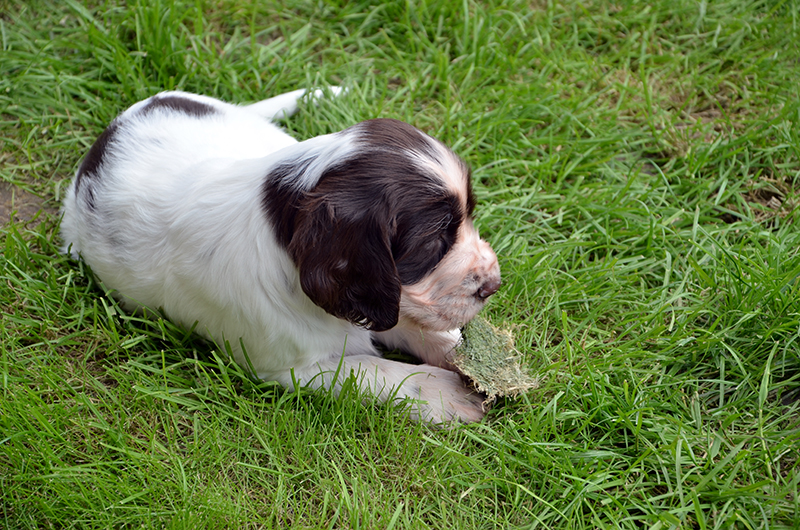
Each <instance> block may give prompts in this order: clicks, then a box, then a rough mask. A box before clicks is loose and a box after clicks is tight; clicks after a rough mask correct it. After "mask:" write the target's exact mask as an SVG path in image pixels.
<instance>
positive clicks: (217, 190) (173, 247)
mask: <svg viewBox="0 0 800 530" xmlns="http://www.w3.org/2000/svg"><path fill="white" fill-rule="evenodd" d="M333 92H334V93H338V90H334V91H333ZM304 94H305V91H302V90H301V91H295V92H291V93H289V94H283V95H281V96H277V97H276V98H272V99H268V100H265V101H262V102H260V103H256V104H254V105H250V106H236V105H231V104H227V103H224V102H221V101H218V100H216V99H213V98H209V97H204V96H197V95H191V94H185V93H178V92H172V93H164V94H161V96H170V95H174V96H178V97H181V98H191V99H193V100H195V101H198V102H201V103H204V104H207V105H210V106H212V107H213V108H214V109H216V112H214V113H213V114H210V115H208V116H203V117H201V118H198V117H193V116H188V115H186V114H183V113H181V112H176V111H171V110H169V109H159V110H157V111H153V112H149V113H147V114H146V115H145V114H144V113H142V112H140V110H141V109H142V108H143V107H144V106H145V105H147V103H148V101H150V100H145V101H143V102H140V103H137V104H136V105H134V106H132V107H131V108H130V109H128V110H127V111H125V112H124V113H123V114H121V115H120V117H119V118H117V123H118V124H119V127H118V129H117V132H116V136H115V137H114V143H113V147H110V148H108V149H107V150H106V156H105V158H104V163H103V164H102V165H101V166H100V168H99V170H98V172H97V174H96V175H95V176H94V177H93V178H94V179H96V180H95V181H94V182H96V183H97V184H96V185H95V186H91V187H90V186H88V185H81V186H79V187H78V190H77V192H76V185H75V181H73V183H72V185H71V186H70V188H69V190H68V192H67V194H66V197H65V200H64V205H63V219H62V224H61V229H62V236H63V239H64V251H65V252H69V253H70V254H71V255H72V256H74V257H76V258H77V257H80V258H82V259H83V260H84V261H85V262H86V263H88V265H89V266H90V267H91V268H92V270H93V272H94V273H95V275H96V276H97V277H98V278H99V279H100V280H101V281H102V283H103V284H104V286H105V288H106V289H109V290H110V291H112V292H113V293H115V296H117V297H118V298H120V299H121V301H122V303H123V304H124V306H125V307H126V309H128V310H136V309H138V308H141V307H148V308H153V309H159V310H162V311H163V312H164V314H165V315H166V316H167V317H168V318H170V319H172V320H174V321H176V322H177V323H179V324H181V325H183V326H185V327H186V328H192V327H193V326H195V325H196V327H195V330H196V331H197V332H198V333H200V334H201V335H203V336H204V337H207V338H210V339H213V340H215V341H217V342H218V343H223V342H228V343H229V344H230V347H231V350H232V351H233V355H234V357H235V358H236V360H237V362H239V363H240V364H242V365H243V366H247V363H246V361H245V358H244V352H243V351H242V348H241V347H240V340H241V342H242V343H243V344H244V345H245V348H246V350H247V354H248V357H249V360H250V362H251V363H252V366H253V367H254V369H255V371H256V373H257V374H258V376H259V377H261V378H264V379H268V380H276V381H279V382H280V383H282V384H283V385H285V386H287V387H289V388H292V386H293V382H292V374H293V375H294V379H295V380H296V381H298V382H299V383H301V384H303V385H310V386H313V387H324V388H332V389H333V390H334V391H338V389H339V388H340V386H341V383H342V382H343V380H344V378H345V377H347V376H348V375H350V374H351V373H353V374H355V375H356V376H357V377H358V378H359V381H360V386H361V388H362V389H363V390H365V391H368V392H371V393H372V394H374V395H375V396H377V397H378V398H380V399H382V400H385V399H389V398H390V397H396V398H411V399H412V400H414V402H413V405H412V411H413V412H412V414H413V415H414V416H415V417H417V418H420V419H425V420H428V421H432V422H436V423H439V422H444V421H448V420H452V419H459V420H462V421H474V420H477V419H479V418H480V417H482V415H483V410H482V405H481V396H479V395H475V394H473V393H472V392H471V390H470V389H468V388H467V387H465V386H464V384H463V383H462V381H461V379H460V376H459V375H458V374H457V373H454V372H453V371H451V369H452V366H451V365H450V364H449V362H448V361H447V357H448V356H449V355H451V353H452V348H453V347H454V345H455V344H456V342H457V341H458V340H459V337H460V334H459V332H458V330H457V329H452V328H453V327H454V326H456V325H458V324H459V322H457V321H459V320H463V321H462V322H460V324H463V323H464V321H466V320H468V319H469V318H472V316H474V314H475V313H476V312H477V311H478V310H479V309H480V304H478V305H475V307H473V306H469V307H466V308H463V310H462V311H461V313H458V315H459V316H458V317H453V319H452V321H451V320H447V321H446V322H445V321H441V320H438V321H437V320H436V318H435V317H432V316H427V317H424V318H423V317H419V318H417V317H416V316H415V315H417V316H418V315H423V316H424V315H425V314H427V313H426V311H428V312H429V308H430V307H434V306H435V304H436V302H437V300H429V298H434V299H435V298H437V296H438V295H437V294H436V293H433V294H432V292H433V291H435V290H436V289H439V290H441V289H445V288H446V287H447V286H448V285H450V284H447V282H450V283H452V284H453V285H450V286H449V287H447V289H450V290H451V291H452V290H453V289H473V290H474V289H475V286H474V285H468V286H466V287H463V286H460V284H461V283H463V281H462V280H464V279H463V277H462V278H456V279H452V278H444V277H442V276H441V275H440V276H437V275H436V274H434V275H432V276H431V277H430V278H426V279H425V280H424V281H423V282H420V284H419V285H417V286H412V287H416V290H415V289H413V288H412V289H406V288H405V287H404V288H403V294H402V297H403V298H402V302H401V309H400V316H401V317H400V322H399V324H398V325H397V326H395V327H394V328H392V329H390V330H388V331H385V332H381V333H373V332H370V331H368V330H366V329H364V328H363V327H360V326H358V325H355V324H352V323H350V322H347V321H345V320H342V319H339V318H336V317H334V316H332V315H330V314H328V313H326V312H325V311H324V310H322V309H321V308H319V307H317V306H316V305H315V304H314V303H313V302H312V301H311V300H310V299H309V298H308V297H307V296H306V295H305V294H304V293H303V291H302V289H301V286H300V279H299V275H298V271H297V268H296V267H295V265H294V263H293V262H292V260H291V259H290V257H289V255H288V254H287V253H286V251H285V250H284V248H282V247H281V245H280V244H279V243H278V241H277V239H276V234H275V231H274V229H273V227H272V226H270V224H269V222H268V221H267V219H266V217H265V215H264V211H263V206H262V204H261V201H262V198H261V189H262V182H263V180H264V179H265V176H266V175H267V174H268V172H269V170H270V168H273V167H275V166H276V165H278V164H281V163H287V161H288V162H291V161H294V160H297V159H298V158H304V157H305V158H308V157H312V156H314V157H316V162H314V163H313V164H311V165H310V166H309V168H308V170H307V171H306V172H305V174H304V176H303V177H302V178H301V179H300V180H299V181H298V182H295V183H294V185H296V186H298V187H301V188H304V189H308V188H311V187H313V185H314V184H315V183H316V180H317V179H318V178H319V175H320V174H321V172H322V170H323V169H325V167H329V166H331V165H333V164H335V163H336V161H337V160H340V159H343V158H345V157H347V156H348V155H349V154H351V153H352V152H354V151H355V150H357V149H359V144H358V140H357V138H355V137H354V136H353V135H347V134H345V133H335V134H330V135H326V136H320V137H317V138H312V139H310V140H306V141H305V142H301V143H298V142H297V141H296V140H295V139H293V138H292V137H291V136H289V135H288V134H286V133H285V132H284V131H282V130H281V129H280V128H278V127H277V126H275V125H273V124H272V123H270V122H269V121H267V120H268V119H276V118H279V117H282V116H285V115H289V114H291V113H293V112H294V111H295V110H296V108H297V101H298V100H299V99H300V98H302V97H303V95H304ZM315 95H316V96H319V95H320V94H319V93H317V94H315ZM265 118H267V119H265ZM317 155H319V156H317ZM447 178H450V179H452V178H454V177H452V176H450V177H447ZM76 180H77V179H76ZM450 185H451V186H457V185H458V184H453V183H452V182H451V183H450ZM89 188H91V193H92V194H93V202H94V205H95V207H94V208H89V207H87V201H88V198H87V197H86V193H88V191H87V190H88V189H89ZM463 230H464V234H462V235H460V236H459V237H460V241H459V243H458V244H459V245H461V246H462V247H464V248H465V249H466V250H464V252H463V253H452V252H451V253H449V254H447V255H446V257H445V259H446V260H448V259H449V260H451V261H453V262H454V264H453V265H452V266H451V268H450V269H448V268H447V267H449V265H447V264H446V263H445V264H444V268H445V269H446V271H449V272H450V273H452V271H454V270H456V269H458V268H459V267H461V268H462V269H463V268H465V267H466V268H469V267H471V269H470V270H472V271H473V272H474V268H475V267H477V266H478V265H476V264H477V263H480V267H483V269H481V270H484V274H490V275H492V277H495V276H496V278H497V281H498V282H499V269H498V268H497V260H496V257H495V256H494V253H493V252H492V251H491V248H489V247H488V245H487V244H486V243H485V242H483V241H481V240H480V239H479V238H478V236H477V232H475V231H474V228H472V225H471V223H469V224H468V226H465V227H463ZM461 240H463V241H461ZM333 243H334V244H335V242H333ZM467 247H468V248H467ZM459 252H460V251H459ZM470 253H471V254H470ZM467 255H471V256H472V257H471V258H469V257H466V258H465V256H467ZM465 263H466V264H465ZM465 270H466V269H465ZM486 271H488V272H486ZM467 272H469V271H466V272H464V271H462V272H459V274H467ZM431 278H432V279H431ZM459 282H460V283H459ZM448 303H449V302H448ZM473 305H474V304H473ZM434 308H435V307H434ZM425 318H427V319H429V320H431V321H432V322H433V323H434V325H428V324H426V323H425V322H422V321H423V320H425ZM434 321H435V322H434ZM442 322H445V323H442ZM373 336H374V337H377V338H378V339H379V340H380V341H381V342H383V343H384V344H386V345H387V346H389V347H402V348H404V349H406V350H407V351H409V352H410V353H413V354H415V355H417V356H418V357H420V358H421V359H422V360H423V361H425V362H426V364H422V365H419V366H414V365H408V364H402V363H398V362H393V361H389V360H386V359H384V358H382V357H381V356H380V354H379V352H378V351H377V350H376V348H375V346H374V345H373V343H372V339H373ZM335 373H338V374H339V377H338V379H337V380H334V379H333V374H335Z"/></svg>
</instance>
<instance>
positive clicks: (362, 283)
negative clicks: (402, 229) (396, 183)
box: [287, 175, 400, 331]
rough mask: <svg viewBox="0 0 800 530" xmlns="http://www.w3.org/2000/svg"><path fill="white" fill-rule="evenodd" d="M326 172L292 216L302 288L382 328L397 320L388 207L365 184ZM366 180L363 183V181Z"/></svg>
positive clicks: (327, 305) (329, 307) (337, 311)
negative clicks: (341, 179)
mask: <svg viewBox="0 0 800 530" xmlns="http://www.w3.org/2000/svg"><path fill="white" fill-rule="evenodd" d="M337 176H338V175H326V177H325V178H323V180H322V181H321V182H320V184H319V185H318V186H317V188H316V189H315V190H314V191H313V192H311V193H309V194H308V195H306V196H305V197H304V198H303V199H302V200H301V204H300V205H299V208H298V210H297V213H296V217H295V219H294V232H293V234H292V238H291V242H290V243H289V246H288V249H287V250H288V251H289V255H290V256H291V257H292V259H293V260H294V262H295V264H296V265H297V268H298V269H299V271H300V283H301V285H302V288H303V292H305V293H306V295H307V296H308V297H309V298H310V299H311V300H312V301H313V302H314V303H315V304H317V305H318V306H320V307H321V308H323V309H324V310H325V311H327V312H328V313H330V314H332V315H334V316H336V317H339V318H343V319H345V320H348V321H349V322H352V323H355V324H359V325H362V326H364V327H366V328H367V329H370V330H372V331H385V330H387V329H390V328H392V327H394V326H395V325H396V324H397V320H398V315H399V311H400V277H399V275H398V273H397V268H396V266H395V262H394V259H393V256H392V248H391V239H392V231H393V230H394V228H393V224H394V221H393V217H392V213H391V208H390V207H389V206H388V205H386V204H385V203H383V201H381V200H380V194H378V196H372V197H369V195H371V194H370V193H369V188H371V187H372V186H370V185H369V184H368V183H358V185H357V186H353V184H354V183H353V182H348V183H345V184H343V183H342V182H336V181H337V180H340V179H338V178H337ZM365 184H366V185H365Z"/></svg>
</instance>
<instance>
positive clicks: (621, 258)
mask: <svg viewBox="0 0 800 530" xmlns="http://www.w3.org/2000/svg"><path fill="white" fill-rule="evenodd" d="M798 12H800V4H798V2H797V1H796V0H786V1H781V0H761V1H751V0H721V1H714V2H705V1H703V2H696V1H693V0H692V1H689V0H656V1H654V2H639V1H636V0H620V1H617V2H613V3H612V2H607V1H603V0H585V1H583V2H578V1H576V0H567V1H565V2H551V1H545V0H528V1H527V2H523V1H520V0H494V1H492V2H484V3H476V2H475V1H473V0H464V1H462V2H457V1H447V0H427V1H420V2H417V1H407V2H385V3H382V4H375V3H370V2H363V1H360V0H356V1H354V2H341V1H337V0H286V1H284V2H279V3H278V2H261V1H255V0H223V1H221V2H214V1H210V0H196V1H193V2H192V1H181V0H155V1H147V2H145V1H132V2H129V3H128V5H125V4H123V3H116V2H102V1H98V2H91V3H89V5H83V4H80V3H78V2H77V1H75V0H65V1H62V2H45V1H33V2H22V1H16V0H0V45H2V50H0V137H2V142H3V143H2V144H1V145H2V151H0V177H2V181H4V182H5V183H10V184H11V185H13V188H12V189H14V190H16V191H18V192H19V193H23V192H27V193H28V194H35V195H38V196H40V197H41V198H42V199H43V201H44V203H43V211H42V213H41V214H40V215H39V216H38V217H37V218H36V219H35V220H33V221H31V222H26V221H25V220H19V219H18V220H16V221H14V222H12V223H6V224H3V225H2V228H0V237H2V247H0V248H2V253H1V254H0V319H2V321H0V388H1V389H2V397H0V526H2V527H4V528H9V529H20V528H192V529H194V528H278V527H287V528H288V527H292V528H370V529H371V528H395V529H396V528H436V529H440V528H442V529H444V528H465V529H478V528H547V529H549V528H569V529H590V528H592V529H593V528H636V529H640V528H649V529H653V530H658V529H668V528H692V529H694V528H696V529H703V530H705V529H712V528H740V529H749V528H793V529H796V528H800V496H799V495H798V489H800V472H799V471H800V461H799V459H800V415H799V414H798V411H799V410H800V250H799V249H800V230H798V222H800V212H798V204H800V202H798V201H799V200H800V195H799V193H798V191H799V190H800V158H799V155H800V153H799V152H798V146H799V144H800V101H798V96H797V94H798V86H800V84H799V81H800V49H799V47H800V28H798V24H800V20H798V18H799V17H798ZM326 84H343V85H346V86H348V87H350V92H349V94H348V95H347V96H346V97H343V98H340V99H337V100H335V101H333V102H324V103H323V104H322V105H320V106H319V107H317V108H313V107H312V108H304V109H303V110H302V111H301V112H300V113H299V114H298V115H297V116H295V117H293V118H292V119H291V120H289V122H288V123H287V124H286V125H287V128H288V129H290V130H291V131H292V132H293V134H295V135H296V136H297V137H298V138H307V137H311V136H314V135H318V134H322V133H326V132H331V131H335V130H340V129H342V128H344V127H346V126H349V125H351V124H353V123H355V122H357V121H359V120H363V119H367V118H373V117H377V116H382V117H393V118H399V119H403V120H406V121H408V122H410V123H412V124H414V125H415V126H417V127H420V128H422V129H424V130H426V131H428V132H430V133H431V134H433V135H435V136H437V137H439V138H440V139H442V140H443V141H445V142H446V143H448V144H449V145H451V146H453V148H454V149H455V151H456V152H458V153H459V154H460V155H462V156H463V157H464V158H465V159H466V160H467V161H468V162H469V164H470V165H471V166H472V168H473V172H474V177H475V188H476V193H477V195H478V198H479V208H478V211H477V225H478V226H479V228H480V229H481V232H482V234H483V235H484V236H485V237H486V238H487V239H488V240H489V241H490V242H491V243H492V244H493V245H494V247H495V249H496V251H497V253H498V255H499V257H500V261H501V268H502V270H503V275H504V286H503V289H502V290H501V291H500V292H499V293H498V294H497V295H495V297H494V298H493V301H492V302H491V304H490V306H489V307H488V308H487V310H486V311H485V315H486V316H487V317H488V318H490V319H491V320H492V321H493V322H494V323H495V324H500V323H507V324H511V325H513V326H515V329H516V335H517V343H518V348H519V349H520V351H521V352H522V354H523V358H524V362H525V364H526V365H527V366H529V367H530V369H531V371H532V372H533V373H534V374H535V375H537V376H538V377H540V378H541V379H542V385H541V388H540V389H539V390H537V391H534V392H532V393H530V394H528V395H526V396H525V397H523V398H521V399H518V400H509V401H505V402H500V403H498V404H496V406H495V407H494V408H493V409H492V411H491V412H490V413H489V415H488V417H487V418H486V419H485V420H484V421H483V422H482V423H480V424H477V425H469V426H464V427H459V428H456V429H453V430H449V431H440V430H433V429H430V428H429V427H426V426H423V425H416V424H413V423H411V422H409V421H408V420H407V419H405V417H404V416H403V415H402V414H401V413H400V411H399V410H398V409H397V408H395V407H392V406H388V405H367V406H366V407H365V406H362V405H361V398H360V397H359V396H357V395H356V394H355V393H354V392H353V391H352V390H346V391H345V392H344V393H343V394H342V396H341V397H340V398H338V399H335V398H333V397H331V396H329V395H327V394H324V393H311V392H305V391H301V392H298V393H287V392H284V391H283V390H282V389H281V388H279V387H278V386H276V385H275V384H273V383H268V382H254V381H252V380H251V379H249V378H248V377H247V376H246V375H245V373H244V372H243V371H242V370H241V369H239V368H238V367H237V366H236V365H234V364H232V363H230V362H229V361H228V360H227V356H225V355H224V354H221V353H219V351H218V350H215V348H214V347H213V346H209V345H208V344H205V343H203V342H201V341H198V340H197V339H196V338H195V337H193V336H191V335H189V334H187V333H186V332H184V331H182V330H180V329H177V328H175V327H174V326H172V325H171V324H170V323H168V322H164V321H162V320H146V319H141V318H136V317H132V316H128V315H125V314H124V313H122V312H121V311H119V310H118V309H117V308H116V306H115V305H114V303H113V302H112V301H111V300H110V299H109V298H108V297H105V296H104V295H103V293H102V292H101V291H99V289H98V288H97V286H96V285H95V284H94V282H93V280H92V278H91V275H90V273H89V272H88V271H87V270H86V269H85V268H83V267H82V266H81V265H80V264H78V263H73V262H70V261H68V260H66V259H65V258H63V257H61V256H59V255H58V253H57V246H58V238H57V225H58V216H57V213H56V209H57V206H58V203H59V200H60V197H61V196H62V195H63V190H64V189H65V186H66V184H67V182H68V181H69V179H70V177H71V175H72V173H73V172H74V170H75V168H76V167H77V164H78V163H79V161H80V158H81V156H82V155H83V154H84V153H85V152H86V150H87V149H88V147H89V146H90V145H91V143H92V142H93V141H94V139H95V138H96V136H97V135H98V134H99V133H100V131H102V129H103V127H104V126H105V124H107V123H108V121H109V120H111V119H112V118H113V117H114V116H115V115H116V114H117V113H118V112H120V111H121V110H123V109H124V108H125V107H127V106H128V105H130V104H132V103H134V102H135V101H137V100H139V99H142V98H145V97H147V96H150V95H152V94H153V93H155V92H157V91H160V90H164V89H172V88H179V89H183V90H188V91H194V92H201V93H205V94H209V95H213V96H217V97H220V98H223V99H226V100H229V101H233V102H249V101H256V100H259V99H262V98H264V97H267V96H270V95H274V94H277V93H280V92H283V91H287V90H290V89H294V88H297V87H314V86H322V85H326ZM5 185H7V184H5ZM25 196H30V195H25ZM4 221H5V220H4Z"/></svg>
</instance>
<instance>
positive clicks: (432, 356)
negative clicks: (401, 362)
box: [375, 323, 461, 372]
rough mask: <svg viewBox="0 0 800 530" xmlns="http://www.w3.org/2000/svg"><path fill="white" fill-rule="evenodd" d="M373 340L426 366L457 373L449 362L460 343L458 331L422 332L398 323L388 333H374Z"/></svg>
mask: <svg viewBox="0 0 800 530" xmlns="http://www.w3.org/2000/svg"><path fill="white" fill-rule="evenodd" d="M375 338H376V339H377V340H378V342H380V343H381V344H383V345H384V346H386V347H387V348H390V349H393V348H398V349H400V350H403V351H404V352H407V353H410V354H411V355H413V356H414V357H416V358H418V359H420V360H421V361H423V362H425V363H427V364H430V365H433V366H438V367H440V368H444V369H446V370H450V371H453V372H455V371H458V370H457V368H456V367H455V366H453V364H452V363H451V362H450V360H451V359H452V356H453V353H454V351H453V350H454V348H455V347H456V346H457V345H458V343H459V342H460V341H461V331H460V330H458V329H453V330H450V331H422V330H421V329H419V327H417V326H404V325H403V324H402V323H400V324H398V325H397V326H395V327H394V328H392V329H390V330H388V331H382V332H380V333H376V334H375Z"/></svg>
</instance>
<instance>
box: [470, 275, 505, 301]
mask: <svg viewBox="0 0 800 530" xmlns="http://www.w3.org/2000/svg"><path fill="white" fill-rule="evenodd" d="M499 289H500V280H499V279H498V278H492V279H491V280H488V281H486V282H485V283H484V284H483V285H481V288H480V289H478V292H477V293H475V295H476V296H477V297H478V298H480V299H482V300H485V299H487V298H489V297H490V296H492V295H493V294H494V293H496V292H497V291H498V290H499Z"/></svg>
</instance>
